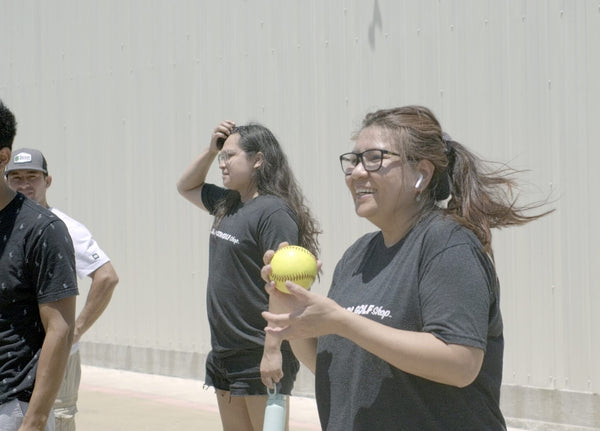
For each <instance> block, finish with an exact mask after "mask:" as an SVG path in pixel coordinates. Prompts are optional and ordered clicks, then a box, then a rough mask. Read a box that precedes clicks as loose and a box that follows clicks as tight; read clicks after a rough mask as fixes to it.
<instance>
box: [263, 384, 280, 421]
mask: <svg viewBox="0 0 600 431" xmlns="http://www.w3.org/2000/svg"><path fill="white" fill-rule="evenodd" d="M267 393H268V394H269V398H268V399H267V407H266V408H265V422H264V425H263V431H285V409H286V399H285V395H282V394H279V393H277V385H275V389H274V390H273V392H271V390H270V389H269V388H267Z"/></svg>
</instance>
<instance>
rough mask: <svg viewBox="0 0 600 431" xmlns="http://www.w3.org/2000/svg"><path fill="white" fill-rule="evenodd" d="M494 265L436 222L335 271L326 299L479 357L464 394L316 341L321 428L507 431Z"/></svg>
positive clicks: (368, 240) (374, 242)
mask: <svg viewBox="0 0 600 431" xmlns="http://www.w3.org/2000/svg"><path fill="white" fill-rule="evenodd" d="M498 289H499V286H498V281H497V277H496V273H495V270H494V267H493V264H492V262H491V260H490V259H489V257H488V256H487V255H486V254H485V253H484V252H483V251H482V246H481V243H480V242H479V241H478V240H477V238H476V237H475V235H474V234H473V233H472V232H471V231H470V230H468V229H466V228H464V227H462V226H461V225H459V224H458V223H456V222H455V221H453V220H452V219H450V218H449V217H444V216H442V215H441V214H437V213H436V214H433V215H430V216H428V217H427V218H425V219H424V220H422V221H421V222H420V223H418V224H417V225H416V226H415V227H414V228H413V229H412V230H411V231H410V232H409V233H408V234H407V235H406V236H405V237H404V238H403V239H402V240H401V241H400V242H399V243H397V244H395V245H393V246H392V247H389V248H387V247H386V246H385V244H384V242H383V237H382V234H381V232H376V233H370V234H367V235H365V236H363V237H362V238H360V239H359V240H358V241H356V242H355V243H354V244H353V245H352V246H351V247H350V248H349V249H348V250H347V251H346V253H345V254H344V256H343V257H342V259H341V261H340V262H339V263H338V265H337V267H336V269H335V273H334V276H333V282H332V286H331V289H330V291H329V297H330V298H332V299H334V300H335V301H336V302H337V303H338V304H340V305H341V306H343V307H345V308H347V309H348V310H351V311H353V312H354V313H357V314H360V315H363V316H364V317H367V318H369V319H372V320H375V321H377V322H380V323H382V324H384V325H387V326H391V327H394V328H398V329H404V330H409V331H422V332H430V333H432V334H433V335H435V336H436V337H438V338H439V339H441V340H442V341H444V342H445V343H450V344H460V345H465V346H472V347H477V348H480V349H483V350H484V351H485V358H484V362H483V366H482V369H481V372H480V374H479V376H478V377H477V379H476V380H475V381H474V382H473V383H472V384H471V385H469V386H467V387H465V388H462V389H459V388H456V387H453V386H448V385H444V384H439V383H435V382H433V381H430V380H426V379H423V378H420V377H416V376H414V375H410V374H407V373H405V372H403V371H400V370H399V369H397V368H395V367H393V366H392V365H390V364H389V363H387V362H385V361H383V360H382V359H380V358H378V357H376V356H375V355H373V354H371V353H369V352H367V351H366V350H364V349H362V348H360V347H359V346H357V345H356V344H354V343H352V342H350V341H349V340H347V339H344V338H341V337H339V336H335V335H329V336H324V337H320V338H319V343H318V354H317V371H316V376H315V377H316V378H315V381H316V396H317V404H318V407H319V415H320V419H321V424H322V426H323V429H324V430H327V431H349V430H365V431H370V430H373V429H382V430H419V431H420V430H440V431H442V430H443V431H449V430H504V429H505V423H504V419H503V417H502V414H501V412H500V408H499V397H500V384H501V381H502V355H503V349H504V341H503V336H502V318H501V315H500V308H499V298H498V294H499V292H498Z"/></svg>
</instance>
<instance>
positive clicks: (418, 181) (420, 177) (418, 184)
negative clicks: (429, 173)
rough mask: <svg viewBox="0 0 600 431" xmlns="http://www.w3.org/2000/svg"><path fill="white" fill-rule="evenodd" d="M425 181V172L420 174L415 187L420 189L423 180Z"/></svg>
mask: <svg viewBox="0 0 600 431" xmlns="http://www.w3.org/2000/svg"><path fill="white" fill-rule="evenodd" d="M422 181H423V174H419V179H418V180H417V182H416V183H415V189H418V188H419V186H420V185H421V182H422Z"/></svg>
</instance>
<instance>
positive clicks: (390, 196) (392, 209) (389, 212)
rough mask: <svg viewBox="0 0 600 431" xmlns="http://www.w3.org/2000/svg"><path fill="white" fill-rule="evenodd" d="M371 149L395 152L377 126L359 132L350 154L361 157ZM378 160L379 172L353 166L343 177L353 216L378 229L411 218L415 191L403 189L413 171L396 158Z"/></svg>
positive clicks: (415, 206) (387, 157)
mask: <svg viewBox="0 0 600 431" xmlns="http://www.w3.org/2000/svg"><path fill="white" fill-rule="evenodd" d="M373 149H379V150H387V151H392V152H397V149H396V148H395V146H394V145H393V142H392V140H391V138H390V137H389V134H387V133H384V130H383V129H381V128H380V127H377V126H371V127H367V128H365V129H363V130H361V131H360V133H359V134H358V137H357V139H356V144H355V146H354V149H353V150H352V151H353V152H355V153H362V152H363V151H367V150H373ZM382 157H383V160H382V162H381V168H380V169H379V170H376V171H371V172H368V171H366V170H365V168H364V166H363V164H362V163H357V164H356V167H355V168H354V169H353V170H352V172H351V173H350V174H349V175H346V185H347V186H348V189H349V190H350V193H351V194H352V198H353V199H354V206H355V210H356V214H357V215H358V216H360V217H365V218H366V219H368V220H369V221H371V222H372V223H373V224H375V225H376V226H378V227H380V228H382V227H383V226H385V225H386V224H389V223H393V222H394V220H397V219H398V218H399V217H400V218H404V217H406V216H410V217H412V214H413V213H414V211H415V210H416V208H417V202H416V200H415V195H416V194H415V191H414V190H413V189H412V188H411V187H407V186H406V183H407V181H410V178H412V177H413V176H414V172H413V171H414V169H413V168H412V167H410V166H409V165H406V164H403V163H402V159H401V158H400V157H399V156H396V155H391V154H384V155H383V156H382Z"/></svg>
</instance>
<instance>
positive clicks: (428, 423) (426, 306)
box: [262, 106, 547, 431]
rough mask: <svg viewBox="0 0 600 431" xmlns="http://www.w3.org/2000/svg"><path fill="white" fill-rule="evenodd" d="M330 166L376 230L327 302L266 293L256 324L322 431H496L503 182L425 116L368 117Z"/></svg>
mask: <svg viewBox="0 0 600 431" xmlns="http://www.w3.org/2000/svg"><path fill="white" fill-rule="evenodd" d="M354 140H355V145H354V149H353V150H352V152H349V153H345V154H342V155H341V156H340V162H341V167H342V171H343V173H344V175H345V179H346V185H347V186H348V188H349V190H350V193H351V195H352V198H353V200H354V203H355V210H356V213H357V214H358V216H360V217H365V218H367V219H368V220H369V221H370V222H371V223H373V224H374V225H375V226H376V227H377V228H378V230H377V231H376V232H373V233H369V234H366V235H364V236H363V237H361V238H359V239H358V240H357V241H356V242H355V243H354V244H353V245H352V246H351V247H350V248H349V249H348V250H347V251H346V252H345V253H344V255H343V257H342V259H341V260H340V262H339V263H338V264H337V266H336V268H335V272H334V274H333V279H332V285H331V288H330V291H329V294H328V297H327V298H325V297H322V296H319V295H316V294H314V293H312V292H309V291H306V290H305V289H303V288H302V287H299V286H297V285H294V284H293V283H291V282H289V281H288V282H287V286H288V289H289V290H290V292H291V295H286V294H283V293H281V292H279V291H277V290H276V289H274V288H273V283H272V282H270V283H269V284H268V285H267V291H268V292H269V294H270V295H271V298H272V299H273V298H277V300H278V301H281V304H282V307H284V308H285V309H286V310H287V312H286V313H279V314H277V313H269V312H265V313H263V316H264V317H265V319H266V320H267V321H268V326H267V328H266V331H267V333H268V334H272V335H274V336H277V337H279V338H280V339H287V340H290V343H291V345H292V348H293V350H294V353H295V354H296V356H297V357H298V358H299V359H300V360H301V361H302V362H303V363H304V364H306V365H307V366H308V367H309V368H310V369H311V370H312V371H313V372H314V373H315V382H316V398H317V405H318V409H319V416H320V420H321V426H322V428H323V430H327V431H334V430H335V431H347V430H372V429H374V427H375V428H377V429H384V430H392V429H393V430H444V431H448V430H484V429H485V430H504V429H506V425H505V421H504V418H503V416H502V413H501V412H500V408H499V401H500V384H501V380H502V356H503V347H504V341H503V329H502V317H501V314H500V305H499V285H498V280H497V277H496V272H495V269H494V262H493V257H492V247H491V233H490V229H492V228H496V227H504V226H512V225H521V224H524V223H527V222H529V221H532V220H535V219H537V218H539V217H542V216H543V215H545V214H547V213H544V214H538V215H532V216H529V215H527V214H526V213H527V211H528V210H530V209H535V208H538V207H539V206H540V205H541V204H534V205H530V206H527V207H518V206H517V205H516V204H515V201H514V199H513V198H512V196H511V194H510V191H511V188H512V187H513V186H514V185H515V183H514V182H513V180H512V179H510V178H508V177H507V176H506V174H507V173H510V172H511V171H508V170H502V171H499V172H490V171H488V170H486V169H485V166H484V164H483V162H482V161H480V160H479V159H478V158H477V157H476V156H474V155H473V154H472V153H471V152H469V151H468V150H467V149H466V148H465V147H464V146H462V145H461V144H459V143H457V142H455V141H452V140H451V138H450V137H449V136H447V135H445V134H444V133H443V132H442V128H441V126H440V124H439V122H438V120H437V119H436V118H435V116H434V115H433V114H432V113H431V111H429V110H428V109H427V108H424V107H420V106H407V107H402V108H395V109H388V110H380V111H377V112H374V113H371V114H368V115H367V116H366V118H365V119H364V121H363V125H362V128H361V129H360V131H359V132H358V133H357V135H356V136H355V139H354ZM272 253H273V252H272V251H270V252H268V253H266V254H265V256H264V260H265V263H267V265H266V266H265V267H263V270H262V274H263V279H265V280H268V279H269V274H270V270H271V269H270V266H269V265H268V262H270V259H271V257H272Z"/></svg>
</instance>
